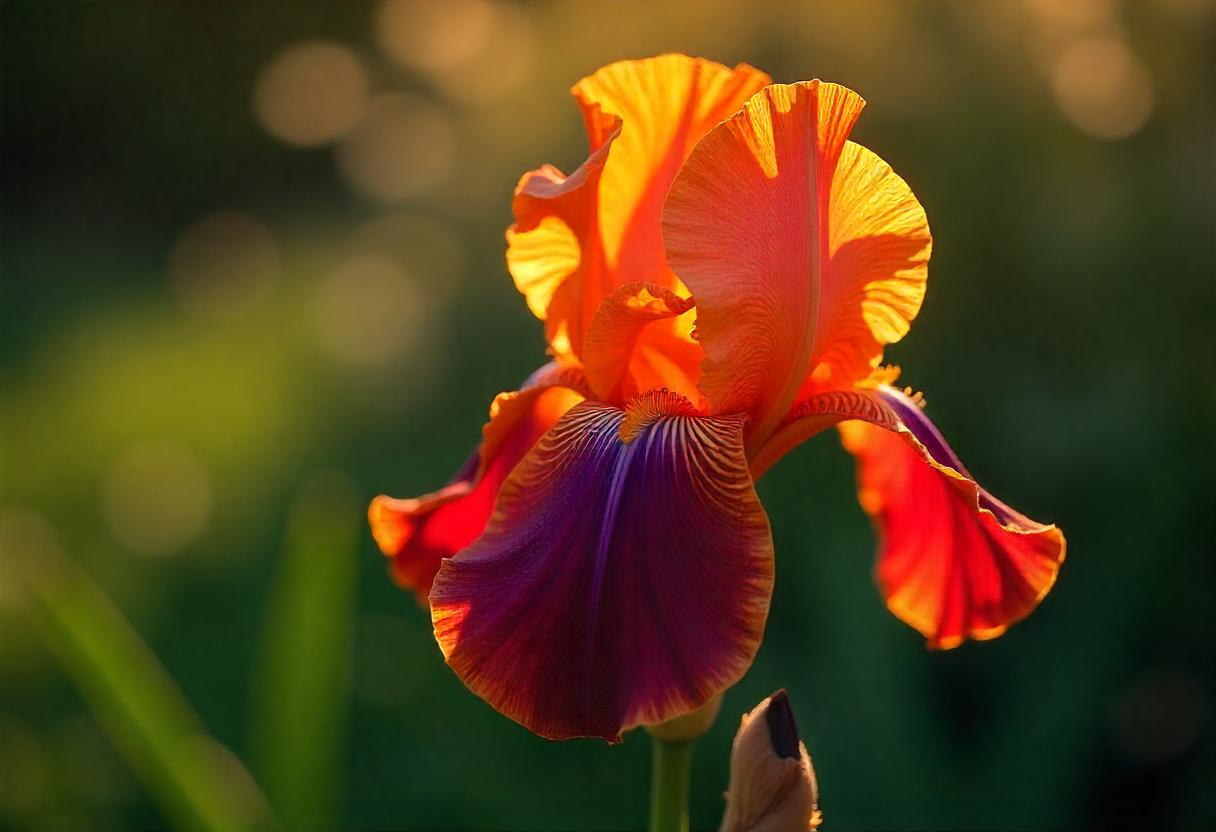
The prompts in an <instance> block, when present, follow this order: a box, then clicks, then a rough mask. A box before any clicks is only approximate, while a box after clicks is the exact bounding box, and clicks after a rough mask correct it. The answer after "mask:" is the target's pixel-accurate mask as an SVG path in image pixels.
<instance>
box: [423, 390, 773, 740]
mask: <svg viewBox="0 0 1216 832" xmlns="http://www.w3.org/2000/svg"><path fill="white" fill-rule="evenodd" d="M742 422H743V418H742V417H741V416H729V417H720V418H707V417H698V416H696V415H694V411H693V408H692V406H691V405H690V404H689V403H688V402H687V401H686V400H684V399H683V398H682V397H679V396H676V395H674V394H671V393H659V392H650V393H647V394H644V395H642V396H639V397H638V398H637V399H635V400H633V401H631V402H630V404H629V405H628V406H627V408H626V409H625V410H620V409H618V408H614V407H610V406H607V405H603V404H598V403H593V402H584V403H583V404H581V405H578V406H577V407H575V408H574V409H572V410H571V411H570V412H569V413H567V414H566V415H565V416H564V417H562V419H560V420H559V421H558V423H557V424H556V425H554V427H553V429H552V430H550V431H549V433H547V434H546V435H545V436H544V437H543V438H542V439H541V440H540V441H539V442H538V443H537V445H536V447H535V448H533V450H532V452H531V453H530V454H529V455H528V456H527V457H525V459H524V460H523V461H522V462H521V463H520V464H519V465H518V466H517V467H516V468H515V470H514V471H513V472H512V474H511V476H510V477H509V478H508V479H507V481H506V482H505V483H504V484H503V486H502V488H501V489H500V492H499V498H498V503H497V505H496V507H495V511H494V516H493V517H492V519H491V520H490V523H489V525H488V526H487V527H486V531H485V533H484V534H483V535H482V536H481V537H480V538H478V540H477V541H476V542H475V543H474V544H473V545H471V546H470V547H468V548H467V549H465V550H463V551H462V552H460V553H459V554H458V555H457V556H456V557H454V558H451V559H449V560H446V561H444V563H443V565H442V567H441V568H440V572H439V575H438V576H437V577H436V579H435V584H434V587H433V589H432V591H431V614H432V619H433V621H434V624H435V635H436V638H437V639H438V641H439V645H440V647H441V649H442V650H443V652H444V655H445V656H446V658H447V661H448V663H449V664H450V665H451V666H452V668H453V669H454V670H455V671H456V673H457V674H458V675H459V676H460V678H461V679H462V680H463V681H464V683H465V684H466V685H467V686H468V687H469V688H470V689H471V690H473V691H474V692H475V693H477V694H478V695H480V696H481V697H483V698H484V699H486V700H487V701H488V702H489V703H490V704H491V705H493V706H494V707H495V708H497V709H498V710H499V711H501V712H502V713H504V714H506V715H507V716H509V717H511V718H512V719H514V720H516V721H517V722H519V723H521V724H523V725H524V726H525V727H527V728H528V729H530V730H532V731H533V732H535V733H537V734H540V735H541V736H544V737H548V738H551V739H565V738H570V737H576V736H597V737H603V738H604V739H607V740H609V741H616V740H618V739H619V738H620V735H621V733H622V732H623V731H625V730H627V729H628V728H630V727H632V726H635V725H638V724H655V723H659V722H664V721H666V720H668V719H671V718H674V717H676V716H679V715H681V714H684V713H687V712H689V711H691V710H694V709H696V708H698V707H700V706H702V705H704V704H705V703H706V702H707V701H709V700H710V699H711V698H712V697H713V696H715V695H716V694H717V693H719V692H720V691H722V690H723V689H724V688H726V687H728V686H729V685H731V684H733V683H734V682H735V681H737V680H738V679H739V678H740V676H742V674H743V673H744V672H745V671H746V669H747V667H748V666H749V665H750V664H751V661H752V659H753V658H754V656H755V653H756V650H757V648H758V647H759V644H760V639H761V635H762V633H763V629H764V622H765V618H766V616H767V612H768V604H769V598H770V595H771V592H772V580H773V563H772V537H771V534H770V532H769V526H768V519H767V517H766V516H765V514H764V510H763V508H762V507H761V506H760V503H759V501H758V499H757V497H756V493H755V489H754V487H753V485H752V480H751V476H750V474H749V473H748V469H747V461H746V459H745V457H744V454H743V445H742Z"/></svg>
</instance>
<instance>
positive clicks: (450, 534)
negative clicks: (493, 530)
mask: <svg viewBox="0 0 1216 832" xmlns="http://www.w3.org/2000/svg"><path fill="white" fill-rule="evenodd" d="M582 392H586V391H585V386H584V383H583V380H582V378H581V371H579V370H578V369H577V368H574V367H567V366H560V365H556V364H550V365H547V366H546V367H542V368H541V369H540V370H538V371H537V372H536V373H534V374H533V375H532V376H531V377H530V378H529V379H528V380H527V381H526V382H525V383H524V386H523V387H522V388H521V389H520V390H518V391H516V392H513V393H503V394H501V395H499V396H498V397H497V398H496V399H495V400H494V403H493V404H492V405H491V407H490V420H489V422H487V423H486V426H485V428H484V429H483V431H482V442H481V446H480V448H479V449H478V450H477V451H476V452H474V454H473V455H472V456H471V457H470V458H469V460H468V461H467V462H466V463H465V465H464V466H463V467H462V468H461V470H460V471H459V472H457V474H456V476H454V477H453V478H452V481H451V482H450V483H449V484H448V485H446V486H444V487H443V488H441V489H439V490H438V491H435V492H432V493H430V494H427V495H425V496H422V497H416V498H413V499H396V498H393V497H388V496H385V495H380V496H378V497H376V498H375V499H374V500H372V503H371V506H370V507H369V508H368V521H369V522H370V523H371V529H372V537H374V538H375V540H376V543H377V545H378V546H379V547H380V551H382V552H383V553H384V555H385V556H386V557H388V558H390V559H391V567H390V571H391V574H392V576H393V578H394V580H396V581H397V583H398V584H400V585H401V586H403V587H405V588H406V589H409V590H411V591H413V592H414V593H415V594H416V595H417V597H418V600H419V602H420V603H422V604H426V603H427V595H428V593H429V592H430V590H431V582H432V581H433V580H434V577H435V573H436V572H437V571H438V570H439V564H440V563H441V562H442V561H443V559H444V558H448V557H451V556H452V555H453V554H455V553H456V552H458V551H460V550H461V549H463V548H464V547H465V546H468V545H469V544H470V543H472V542H473V540H475V539H476V538H477V536H478V535H480V534H481V532H482V530H483V529H484V528H485V525H486V521H487V520H488V519H489V517H490V511H491V509H492V508H493V505H494V499H495V497H496V496H497V494H498V489H499V486H500V485H501V484H502V481H503V480H504V479H506V477H507V475H508V474H510V473H511V470H512V469H513V468H514V467H515V465H516V463H518V462H519V460H520V459H522V458H523V456H524V455H525V454H526V453H527V452H528V451H529V450H530V449H531V448H532V445H533V444H535V442H536V440H537V439H539V438H540V437H541V436H542V435H543V434H544V433H545V431H547V430H548V429H549V428H550V427H551V426H552V425H553V423H554V422H556V421H557V420H558V418H559V417H560V416H561V415H562V414H563V413H565V412H566V411H567V410H569V409H570V408H571V407H573V406H574V405H575V404H577V403H578V402H579V401H581V400H582Z"/></svg>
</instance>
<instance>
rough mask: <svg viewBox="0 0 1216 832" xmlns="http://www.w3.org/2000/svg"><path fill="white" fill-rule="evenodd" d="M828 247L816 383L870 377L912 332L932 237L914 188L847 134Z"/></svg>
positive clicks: (837, 385) (840, 385)
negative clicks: (886, 349)
mask: <svg viewBox="0 0 1216 832" xmlns="http://www.w3.org/2000/svg"><path fill="white" fill-rule="evenodd" d="M829 208H830V216H829V222H828V237H829V242H828V254H829V257H830V260H829V262H828V267H827V269H826V270H825V278H826V279H825V280H824V282H823V288H822V292H823V294H822V300H821V302H820V315H819V332H818V333H817V334H816V336H815V338H816V345H817V347H816V351H815V354H814V355H813V357H812V362H813V363H812V369H811V378H810V382H811V384H812V385H813V386H814V387H815V388H817V389H819V390H828V389H844V388H846V387H848V386H850V385H852V384H854V383H855V382H858V381H861V380H862V379H864V378H866V376H868V375H869V374H870V373H871V372H872V371H873V369H874V367H875V365H876V364H877V363H878V362H879V361H880V360H881V359H882V351H883V346H884V345H886V344H893V343H895V342H896V341H898V340H899V339H900V338H903V337H904V335H906V334H907V332H908V327H909V326H910V324H911V321H912V319H913V318H915V317H916V313H917V312H919V311H920V305H921V301H922V300H924V297H925V285H926V280H927V278H928V275H929V254H930V251H931V249H932V245H933V241H932V237H931V236H930V234H929V221H928V219H927V218H926V217H925V210H924V208H922V207H921V205H920V203H919V202H918V201H917V199H916V197H915V196H914V195H913V193H912V189H911V188H909V187H908V184H907V183H906V182H904V180H903V179H901V178H900V177H899V176H898V175H897V174H896V173H895V172H894V171H893V170H891V166H890V165H888V164H887V163H886V162H884V161H883V160H882V159H880V158H879V157H878V156H877V155H875V154H874V153H872V152H870V151H869V150H867V149H866V148H864V147H862V146H861V145H859V144H856V143H854V142H845V145H844V149H843V150H842V151H841V153H840V161H839V162H838V163H837V165H836V172H835V175H834V176H833V177H832V194H831V199H830V202H829Z"/></svg>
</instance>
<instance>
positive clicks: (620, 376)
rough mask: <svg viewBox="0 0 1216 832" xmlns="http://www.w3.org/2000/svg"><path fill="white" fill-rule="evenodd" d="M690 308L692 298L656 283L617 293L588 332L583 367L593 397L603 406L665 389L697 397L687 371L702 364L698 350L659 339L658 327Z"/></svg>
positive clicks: (630, 285) (689, 344) (687, 343)
mask: <svg viewBox="0 0 1216 832" xmlns="http://www.w3.org/2000/svg"><path fill="white" fill-rule="evenodd" d="M692 308H693V302H692V298H685V297H680V296H678V295H677V294H675V293H674V292H672V291H671V290H670V289H664V288H663V287H661V286H658V285H656V284H654V283H626V284H625V285H624V286H622V287H621V288H619V289H617V290H616V291H615V292H613V293H612V294H611V295H610V296H609V297H608V299H607V300H605V301H604V302H603V303H601V304H600V308H599V309H598V310H597V311H596V313H595V317H594V318H592V319H591V326H590V327H589V328H588V329H587V340H586V344H585V350H584V354H585V357H584V364H585V367H586V372H587V383H588V384H589V385H590V387H591V389H592V391H593V392H594V393H595V395H596V396H597V397H598V398H599V399H600V400H601V401H605V402H623V401H626V400H628V399H630V398H632V397H633V396H635V395H637V394H638V393H639V392H641V391H643V390H651V389H655V388H662V387H670V388H672V389H674V390H677V391H680V392H683V391H684V390H692V391H694V395H696V393H695V390H696V388H695V387H694V386H693V385H694V383H695V379H694V378H691V377H689V376H688V375H687V374H686V372H685V368H687V367H695V366H696V364H697V362H698V361H700V359H701V349H700V347H698V346H697V345H696V343H694V342H692V341H680V340H674V341H672V340H664V339H662V338H661V337H659V338H656V337H655V336H656V335H660V333H661V331H660V330H659V329H657V327H656V325H657V324H659V323H662V322H665V321H670V320H672V319H674V318H678V317H679V316H680V315H683V314H684V313H686V312H688V311H689V310H690V309H692ZM699 400H700V397H698V402H697V403H698V404H700V403H701V402H700V401H699Z"/></svg>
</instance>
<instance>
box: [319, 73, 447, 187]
mask: <svg viewBox="0 0 1216 832" xmlns="http://www.w3.org/2000/svg"><path fill="white" fill-rule="evenodd" d="M455 145H456V135H455V128H454V127H453V125H452V122H451V119H450V118H449V117H448V116H447V114H446V113H444V111H443V110H441V109H440V108H439V107H438V106H436V105H435V104H433V103H432V102H430V101H428V100H427V99H425V98H422V97H420V96H417V95H409V94H406V93H384V94H381V95H377V96H376V97H375V98H373V99H372V101H371V103H370V105H369V106H368V109H367V115H366V117H365V118H364V119H363V121H362V122H360V124H359V126H358V127H357V128H355V130H354V131H353V132H352V133H351V134H350V135H349V136H347V137H346V139H344V140H343V142H342V143H341V144H340V145H339V146H338V168H339V170H340V172H341V174H342V178H343V179H344V180H345V181H346V184H347V185H349V186H350V187H351V189H353V190H354V191H356V192H357V193H359V194H361V195H363V196H366V197H369V198H371V199H373V200H376V201H379V202H386V203H394V202H402V201H405V200H409V199H416V198H418V197H422V196H425V195H426V194H428V193H430V192H431V191H433V190H435V189H436V188H437V187H439V186H440V185H441V184H443V182H444V181H445V180H446V179H447V178H448V175H449V174H450V173H451V170H452V165H453V162H454V160H455V155H456V148H455Z"/></svg>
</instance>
